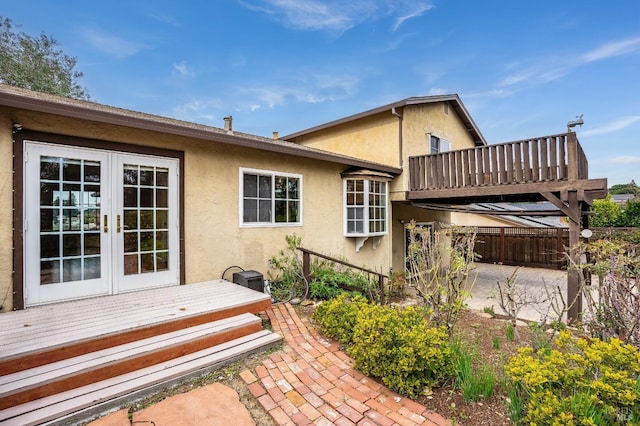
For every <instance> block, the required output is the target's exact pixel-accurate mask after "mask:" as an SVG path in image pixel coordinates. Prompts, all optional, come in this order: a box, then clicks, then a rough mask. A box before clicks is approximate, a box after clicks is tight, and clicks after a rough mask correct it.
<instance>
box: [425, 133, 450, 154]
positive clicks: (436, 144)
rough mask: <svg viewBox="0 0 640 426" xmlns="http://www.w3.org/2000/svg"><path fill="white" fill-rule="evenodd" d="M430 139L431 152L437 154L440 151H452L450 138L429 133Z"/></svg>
mask: <svg viewBox="0 0 640 426" xmlns="http://www.w3.org/2000/svg"><path fill="white" fill-rule="evenodd" d="M429 141H430V151H429V153H430V154H437V153H439V152H447V151H451V142H449V141H448V140H445V139H442V138H439V137H437V136H434V135H431V134H430V135H429Z"/></svg>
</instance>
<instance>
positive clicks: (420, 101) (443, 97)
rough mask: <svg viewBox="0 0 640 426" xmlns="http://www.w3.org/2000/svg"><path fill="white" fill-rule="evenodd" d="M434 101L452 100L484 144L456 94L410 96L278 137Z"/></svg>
mask: <svg viewBox="0 0 640 426" xmlns="http://www.w3.org/2000/svg"><path fill="white" fill-rule="evenodd" d="M436 102H452V103H453V107H454V109H455V111H456V113H457V114H458V116H459V117H460V119H461V120H462V122H463V123H464V125H465V128H466V130H467V131H468V132H469V133H471V135H472V137H473V140H474V143H475V144H476V145H478V146H486V145H487V141H486V139H485V138H484V136H483V135H482V133H481V132H480V129H479V128H478V126H477V125H476V123H475V122H474V121H473V118H471V115H470V114H469V111H467V108H466V107H465V106H464V104H463V103H462V101H461V100H460V97H459V96H458V95H457V94H450V95H436V96H418V97H412V98H406V99H403V100H401V101H397V102H394V103H391V104H387V105H383V106H381V107H377V108H374V109H370V110H367V111H363V112H360V113H357V114H353V115H349V116H347V117H343V118H340V119H337V120H333V121H329V122H328V123H324V124H320V125H318V126H314V127H311V128H308V129H305V130H301V131H299V132H295V133H291V134H289V135H285V136H282V137H281V138H280V139H282V140H290V139H295V138H297V137H300V136H304V135H307V134H309V133H314V132H317V131H320V130H324V129H328V128H331V127H334V126H338V125H341V124H345V123H348V122H351V121H355V120H359V119H361V118H365V117H369V116H371V115H375V114H380V113H383V112H386V111H391V110H392V109H393V108H402V107H405V106H407V105H421V104H428V103H436Z"/></svg>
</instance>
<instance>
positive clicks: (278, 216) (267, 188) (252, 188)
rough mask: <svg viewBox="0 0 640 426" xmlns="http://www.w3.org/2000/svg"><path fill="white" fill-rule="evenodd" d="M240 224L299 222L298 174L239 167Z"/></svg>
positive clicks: (300, 204) (300, 182) (299, 179)
mask: <svg viewBox="0 0 640 426" xmlns="http://www.w3.org/2000/svg"><path fill="white" fill-rule="evenodd" d="M240 192H241V197H240V199H241V200H242V203H241V204H242V205H241V207H240V224H241V225H248V226H254V225H261V226H263V225H301V224H302V175H297V174H290V173H280V172H273V171H268V170H255V169H240Z"/></svg>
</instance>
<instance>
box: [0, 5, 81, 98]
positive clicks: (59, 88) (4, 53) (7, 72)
mask: <svg viewBox="0 0 640 426" xmlns="http://www.w3.org/2000/svg"><path fill="white" fill-rule="evenodd" d="M57 46H58V42H57V41H56V40H54V39H53V38H52V37H49V36H47V35H46V34H44V33H43V34H41V35H40V36H39V37H31V36H30V35H28V34H26V33H24V32H15V31H14V25H13V22H12V21H11V19H8V18H4V17H2V16H0V83H4V84H9V85H11V86H17V87H23V88H25V89H31V90H36V91H39V92H46V93H51V94H54V95H61V96H67V97H71V98H76V99H89V94H88V93H87V91H86V89H85V88H84V87H82V86H81V85H80V84H79V83H78V79H80V78H81V77H82V76H83V74H82V73H81V72H79V71H75V70H74V68H75V66H76V62H77V59H76V58H75V57H72V56H68V55H66V54H65V53H64V52H62V50H59V49H58V48H57Z"/></svg>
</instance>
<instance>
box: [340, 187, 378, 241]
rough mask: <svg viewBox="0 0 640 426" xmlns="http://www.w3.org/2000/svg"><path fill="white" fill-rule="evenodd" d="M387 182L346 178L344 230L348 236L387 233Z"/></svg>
mask: <svg viewBox="0 0 640 426" xmlns="http://www.w3.org/2000/svg"><path fill="white" fill-rule="evenodd" d="M387 213H388V212H387V182H386V181H381V180H373V179H363V178H346V179H344V217H345V223H344V232H345V235H346V236H348V237H366V236H375V235H385V234H387V217H388V214H387Z"/></svg>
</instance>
